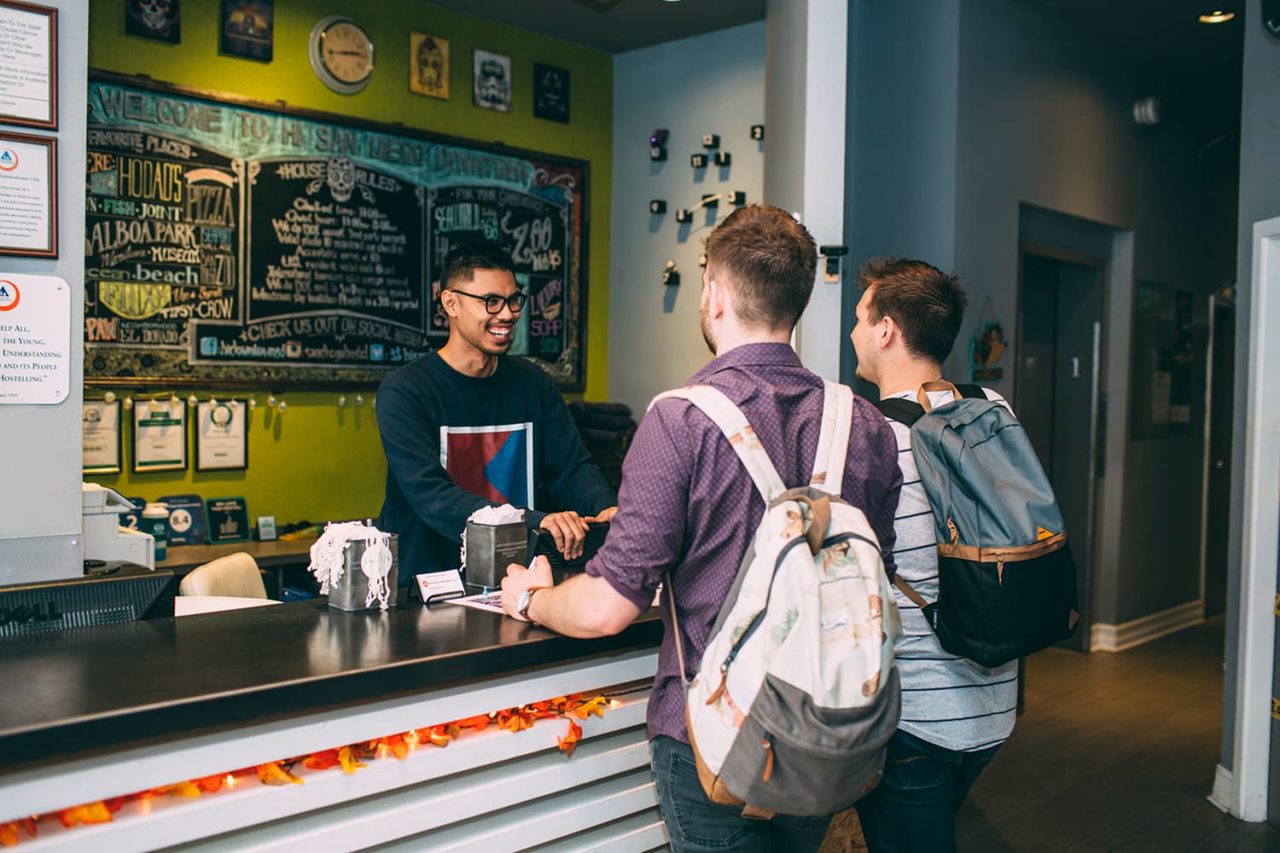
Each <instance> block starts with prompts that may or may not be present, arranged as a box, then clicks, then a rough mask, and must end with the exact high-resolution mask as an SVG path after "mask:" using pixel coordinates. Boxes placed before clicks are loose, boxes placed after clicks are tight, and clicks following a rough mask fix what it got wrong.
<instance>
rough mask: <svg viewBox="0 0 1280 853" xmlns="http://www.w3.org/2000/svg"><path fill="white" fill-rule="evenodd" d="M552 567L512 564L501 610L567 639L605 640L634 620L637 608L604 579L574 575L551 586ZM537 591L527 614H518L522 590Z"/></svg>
mask: <svg viewBox="0 0 1280 853" xmlns="http://www.w3.org/2000/svg"><path fill="white" fill-rule="evenodd" d="M553 583H554V581H553V579H552V577H551V564H550V563H548V562H547V558H546V557H536V558H534V561H533V565H532V566H530V567H529V568H527V569H526V568H525V567H524V566H521V565H518V564H516V563H512V564H511V565H509V566H507V576H506V577H505V578H503V579H502V609H503V610H504V611H505V612H506V614H507V615H508V616H510V617H512V618H514V619H524V618H527V619H528V620H529V621H531V622H537V623H538V624H539V625H542V626H544V627H547V628H550V629H551V630H553V631H558V632H560V633H561V634H567V635H568V636H570V637H606V636H609V635H610V634H617V633H618V632H619V631H621V630H623V629H624V628H626V627H627V626H628V625H630V624H631V623H632V622H634V621H635V620H636V617H637V616H639V615H640V608H638V607H636V606H635V605H634V604H632V603H631V602H630V601H628V600H627V599H625V598H623V597H622V596H621V595H620V594H619V593H618V592H616V591H615V590H614V588H613V587H611V586H609V582H608V581H606V580H605V579H604V578H599V577H591V576H589V575H575V576H574V577H571V578H569V579H568V580H567V581H565V582H564V583H562V584H559V585H558V586H553V585H552V584H553ZM533 587H540V589H539V590H538V591H537V592H536V593H534V594H533V596H532V597H531V598H530V599H529V612H528V613H527V614H526V615H525V616H521V615H520V599H521V598H522V597H523V596H524V593H525V590H527V589H531V588H533Z"/></svg>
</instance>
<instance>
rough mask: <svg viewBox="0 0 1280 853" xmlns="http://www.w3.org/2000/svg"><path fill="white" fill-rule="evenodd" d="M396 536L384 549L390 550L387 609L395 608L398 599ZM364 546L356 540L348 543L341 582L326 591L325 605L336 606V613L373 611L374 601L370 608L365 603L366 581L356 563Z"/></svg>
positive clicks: (398, 573)
mask: <svg viewBox="0 0 1280 853" xmlns="http://www.w3.org/2000/svg"><path fill="white" fill-rule="evenodd" d="M399 545H400V543H399V541H398V537H397V536H395V535H392V536H391V537H390V538H389V540H388V541H387V547H389V548H390V549H391V570H390V571H389V572H387V589H388V593H389V594H388V595H387V606H388V607H395V606H396V599H397V598H398V597H399V587H398V586H397V582H398V581H399V579H400V578H399V576H400V548H399ZM367 547H368V543H366V542H363V541H360V540H352V541H350V542H348V543H347V550H346V559H345V561H344V563H343V567H342V580H340V581H338V585H337V586H335V587H334V588H333V589H331V590H329V606H330V607H336V608H337V609H339V610H370V609H373V610H377V609H378V603H377V602H376V601H375V602H374V603H373V605H372V606H370V605H367V604H365V603H364V602H365V599H366V598H367V597H368V595H369V579H368V578H366V577H365V576H364V570H363V569H362V568H360V560H361V558H363V557H364V552H365V549H366V548H367Z"/></svg>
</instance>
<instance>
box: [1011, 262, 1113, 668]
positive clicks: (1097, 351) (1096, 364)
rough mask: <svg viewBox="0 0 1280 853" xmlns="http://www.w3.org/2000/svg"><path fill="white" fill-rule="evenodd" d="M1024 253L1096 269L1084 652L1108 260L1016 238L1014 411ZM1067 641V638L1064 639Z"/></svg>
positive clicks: (1093, 553) (1101, 440) (1094, 542)
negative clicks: (1096, 294) (1095, 318)
mask: <svg viewBox="0 0 1280 853" xmlns="http://www.w3.org/2000/svg"><path fill="white" fill-rule="evenodd" d="M1027 255H1034V256H1037V257H1041V258H1048V259H1049V260H1052V261H1061V262H1063V263H1068V264H1075V265H1076V266H1081V267H1089V268H1090V269H1095V270H1097V271H1098V304H1097V306H1096V307H1097V318H1098V319H1097V320H1096V321H1094V325H1093V342H1092V346H1093V375H1092V376H1091V377H1090V381H1091V382H1092V383H1093V399H1092V400H1091V402H1090V418H1089V437H1090V441H1089V445H1090V448H1091V451H1092V456H1093V458H1092V459H1090V460H1089V513H1088V516H1089V531H1088V534H1087V536H1088V543H1089V554H1088V557H1089V573H1088V576H1087V577H1085V578H1084V600H1083V601H1082V602H1080V604H1079V607H1080V621H1079V622H1078V623H1077V625H1076V634H1075V635H1074V637H1073V640H1072V641H1071V642H1074V640H1075V638H1079V641H1080V643H1081V645H1080V651H1082V652H1084V653H1086V654H1088V653H1090V652H1092V651H1093V648H1092V647H1093V640H1092V635H1093V621H1094V620H1093V611H1094V603H1095V602H1094V600H1093V599H1094V594H1095V588H1094V587H1095V585H1094V579H1095V577H1096V573H1097V570H1098V560H1099V554H1100V553H1101V551H1100V547H1099V542H1098V539H1099V537H1098V512H1099V510H1100V508H1101V505H1102V494H1101V491H1100V490H1099V488H1098V481H1099V479H1100V476H1099V474H1098V460H1099V458H1100V457H1099V455H1098V454H1099V450H1100V447H1101V446H1102V445H1103V444H1105V442H1106V440H1107V437H1106V436H1105V435H1104V434H1103V433H1102V429H1101V424H1100V423H1099V419H1100V415H1101V408H1100V404H1101V398H1102V394H1103V389H1102V384H1103V377H1104V376H1106V370H1105V364H1104V361H1105V359H1106V357H1107V348H1106V346H1105V344H1104V341H1105V340H1106V329H1105V328H1104V326H1103V323H1104V321H1105V320H1106V307H1107V305H1108V304H1109V302H1108V300H1109V297H1110V290H1111V289H1110V286H1109V284H1110V277H1111V264H1110V262H1109V261H1108V260H1107V259H1106V258H1099V257H1095V256H1093V255H1088V254H1084V253H1082V252H1074V251H1071V250H1069V249H1059V248H1058V247H1056V246H1049V245H1045V244H1044V243H1036V242H1032V241H1028V240H1020V241H1018V295H1017V300H1016V303H1015V305H1016V308H1015V311H1016V312H1017V313H1016V314H1015V315H1014V316H1015V317H1016V318H1017V323H1016V324H1015V325H1016V330H1015V332H1014V347H1015V349H1014V365H1013V406H1014V411H1015V412H1016V411H1018V394H1019V392H1020V389H1019V388H1018V384H1019V383H1018V374H1019V365H1018V359H1020V358H1022V304H1023V299H1022V288H1023V259H1024V258H1025V257H1026V256H1027ZM1064 642H1067V641H1064Z"/></svg>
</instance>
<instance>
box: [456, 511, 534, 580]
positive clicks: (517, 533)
mask: <svg viewBox="0 0 1280 853" xmlns="http://www.w3.org/2000/svg"><path fill="white" fill-rule="evenodd" d="M528 554H529V528H528V527H526V526H525V523H524V522H523V521H513V522H511V523H509V524H478V523H476V522H474V521H468V522H467V565H466V570H467V585H468V586H474V587H486V588H489V589H493V588H495V587H499V586H501V585H502V579H503V578H504V577H506V576H507V566H509V565H510V564H512V563H519V564H521V565H524V564H525V563H526V562H527V560H528Z"/></svg>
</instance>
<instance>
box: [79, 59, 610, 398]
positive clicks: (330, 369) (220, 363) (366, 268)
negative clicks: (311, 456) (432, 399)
mask: <svg viewBox="0 0 1280 853" xmlns="http://www.w3.org/2000/svg"><path fill="white" fill-rule="evenodd" d="M87 159H88V172H89V174H88V181H87V188H86V211H85V213H86V215H85V220H86V222H85V279H86V281H85V287H86V296H85V328H84V334H85V362H86V363H85V379H86V381H88V382H90V383H94V382H111V381H116V382H137V383H146V382H156V381H162V382H174V381H185V382H189V383H193V384H194V383H203V382H219V383H243V384H254V383H256V384H260V383H261V382H263V381H265V380H268V379H270V380H271V381H273V382H278V383H280V384H281V385H317V384H325V383H351V382H376V381H377V380H379V379H381V378H382V377H383V376H384V375H386V373H387V371H388V370H390V369H393V368H395V367H398V366H400V365H403V364H406V363H408V362H410V361H412V360H414V359H415V358H417V357H418V356H419V355H421V354H422V353H423V352H426V351H427V350H428V349H431V348H433V347H436V346H439V345H441V344H443V343H444V340H445V339H446V337H447V333H448V330H447V326H446V325H445V323H444V322H443V317H442V316H441V314H440V311H439V307H438V300H437V296H438V293H439V282H438V272H439V270H440V267H441V263H442V262H443V259H444V256H445V254H446V253H447V252H448V250H449V249H450V248H451V247H452V246H455V245H457V244H458V243H460V242H463V241H467V240H471V239H476V238H484V239H490V240H495V241H497V242H499V243H500V244H502V245H503V246H504V247H505V248H506V249H508V250H509V251H510V252H511V253H512V256H513V258H514V259H515V264H516V279H517V281H518V283H519V284H520V286H521V287H522V288H524V289H526V291H527V292H528V293H529V297H530V298H529V303H528V305H527V307H526V308H525V310H524V312H523V314H522V315H521V318H520V321H519V324H518V327H517V331H516V342H515V344H514V345H513V347H512V350H511V351H512V353H513V354H516V355H522V356H526V357H528V358H530V359H532V360H534V361H535V362H536V363H538V364H539V365H540V366H542V367H543V368H544V369H545V370H546V371H547V372H548V373H549V374H550V375H551V376H552V377H553V378H554V379H555V380H556V381H557V382H558V383H559V384H560V385H561V387H562V388H565V389H567V390H573V389H581V388H582V387H583V384H584V379H585V377H584V374H583V362H584V351H583V343H584V341H585V325H586V313H585V310H584V308H585V306H584V295H585V288H586V191H587V164H586V163H585V162H582V161H577V160H567V159H563V158H559V157H554V156H551V155H543V154H537V153H533V152H527V151H519V150H516V149H511V148H505V147H496V146H487V145H483V144H480V143H473V142H468V141H465V140H459V139H454V138H446V137H441V136H437V135H432V134H426V133H418V132H415V131H411V130H407V129H405V128H402V127H395V128H392V127H388V126H384V125H377V124H372V123H366V122H360V121H357V120H353V119H348V118H345V117H339V116H331V115H325V114H319V113H314V112H306V111H295V110H282V109H280V108H276V107H272V108H268V107H265V106H262V105H258V104H254V103H249V102H245V101H241V100H239V99H231V98H230V96H217V95H208V94H202V93H194V92H191V91H188V90H180V89H177V88H174V87H169V86H163V85H159V84H149V85H142V84H139V83H137V82H134V81H126V80H124V79H123V78H116V77H112V76H108V75H95V77H94V79H93V80H92V81H91V82H90V86H89V131H88V158H87Z"/></svg>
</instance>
